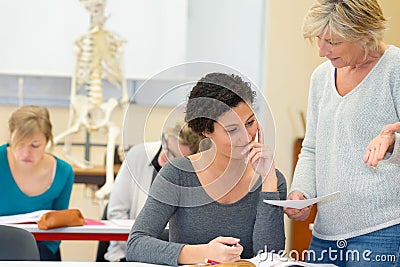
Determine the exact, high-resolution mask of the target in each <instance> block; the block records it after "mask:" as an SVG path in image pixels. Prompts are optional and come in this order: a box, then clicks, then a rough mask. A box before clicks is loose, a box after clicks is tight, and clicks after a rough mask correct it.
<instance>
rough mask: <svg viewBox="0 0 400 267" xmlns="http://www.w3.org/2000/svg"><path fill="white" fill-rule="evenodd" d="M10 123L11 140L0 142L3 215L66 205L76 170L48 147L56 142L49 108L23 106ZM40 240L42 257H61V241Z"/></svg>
mask: <svg viewBox="0 0 400 267" xmlns="http://www.w3.org/2000/svg"><path fill="white" fill-rule="evenodd" d="M8 123H9V131H10V142H9V143H7V144H4V145H2V146H0V172H1V178H0V216H5V215H14V214H22V213H28V212H32V211H37V210H62V209H67V208H68V205H69V200H70V195H71V190H72V185H73V183H74V173H73V170H72V167H71V166H70V165H69V164H68V163H66V162H65V161H63V160H61V159H59V158H57V157H55V156H53V155H51V154H48V153H46V151H45V150H46V146H47V144H48V143H51V144H52V142H53V133H52V125H51V122H50V117H49V112H48V110H47V109H46V108H43V107H39V106H23V107H21V108H19V109H17V110H16V111H15V112H14V113H13V114H12V115H11V117H10V119H9V122H8ZM37 243H38V247H39V252H40V259H41V260H50V261H60V260H61V256H60V251H59V245H60V241H38V242H37Z"/></svg>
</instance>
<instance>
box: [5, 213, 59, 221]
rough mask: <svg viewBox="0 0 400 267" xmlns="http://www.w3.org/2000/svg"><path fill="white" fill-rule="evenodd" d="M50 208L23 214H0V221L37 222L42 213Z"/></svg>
mask: <svg viewBox="0 0 400 267" xmlns="http://www.w3.org/2000/svg"><path fill="white" fill-rule="evenodd" d="M49 211H52V210H38V211H33V212H29V213H24V214H16V215H8V216H0V223H37V222H38V221H39V220H40V218H41V217H42V215H43V214H45V213H47V212H49Z"/></svg>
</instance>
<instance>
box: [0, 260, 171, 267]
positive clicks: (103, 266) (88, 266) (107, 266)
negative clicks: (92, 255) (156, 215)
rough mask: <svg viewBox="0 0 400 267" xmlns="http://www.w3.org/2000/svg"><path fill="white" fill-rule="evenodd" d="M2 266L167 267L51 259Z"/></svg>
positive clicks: (136, 263)
mask: <svg viewBox="0 0 400 267" xmlns="http://www.w3.org/2000/svg"><path fill="white" fill-rule="evenodd" d="M0 265H1V267H24V266H27V267H37V266H44V267H50V266H54V267H165V266H164V265H154V264H148V263H141V262H73V261H62V262H49V261H40V262H39V261H0Z"/></svg>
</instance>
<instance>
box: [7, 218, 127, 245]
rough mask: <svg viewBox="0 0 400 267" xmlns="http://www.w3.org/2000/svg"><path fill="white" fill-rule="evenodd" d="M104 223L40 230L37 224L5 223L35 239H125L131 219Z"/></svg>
mask: <svg viewBox="0 0 400 267" xmlns="http://www.w3.org/2000/svg"><path fill="white" fill-rule="evenodd" d="M101 222H103V223H104V225H84V226H74V227H62V228H56V229H50V230H40V229H39V228H38V226H37V224H34V223H32V224H31V223H29V224H7V225H10V226H14V227H18V228H22V229H25V230H28V231H29V232H31V233H32V234H33V236H34V237H35V239H36V240H98V241H110V240H120V241H126V240H127V239H128V235H129V233H130V231H131V228H132V225H133V220H128V221H123V223H122V221H121V222H119V221H118V222H113V221H101Z"/></svg>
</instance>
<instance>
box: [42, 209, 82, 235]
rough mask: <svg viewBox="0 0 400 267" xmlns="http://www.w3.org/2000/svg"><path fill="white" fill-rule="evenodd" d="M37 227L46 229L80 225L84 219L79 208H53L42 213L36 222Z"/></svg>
mask: <svg viewBox="0 0 400 267" xmlns="http://www.w3.org/2000/svg"><path fill="white" fill-rule="evenodd" d="M37 224H38V227H39V229H41V230H48V229H53V228H59V227H69V226H81V225H84V224H85V219H84V218H83V215H82V213H81V211H80V210H78V209H68V210H55V211H50V212H47V213H45V214H43V215H42V217H41V218H40V220H39V221H38V222H37Z"/></svg>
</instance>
